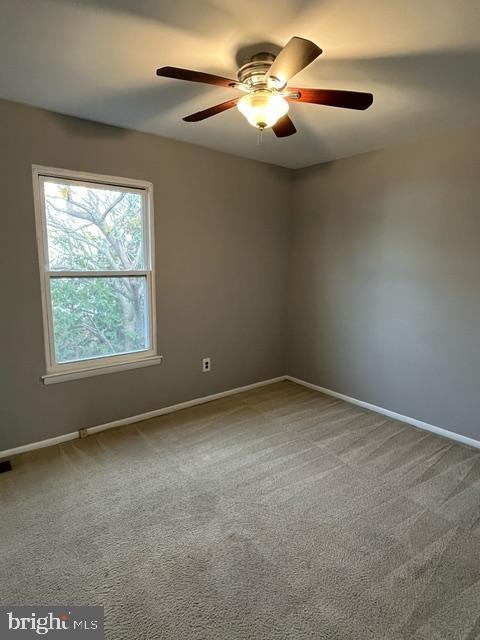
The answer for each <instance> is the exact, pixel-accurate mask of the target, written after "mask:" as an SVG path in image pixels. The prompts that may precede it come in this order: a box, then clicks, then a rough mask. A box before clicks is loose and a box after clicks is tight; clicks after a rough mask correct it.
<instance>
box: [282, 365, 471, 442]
mask: <svg viewBox="0 0 480 640" xmlns="http://www.w3.org/2000/svg"><path fill="white" fill-rule="evenodd" d="M285 379H286V380H290V381H291V382H296V383H297V384H300V385H302V386H304V387H308V388H309V389H313V390H314V391H320V392H321V393H325V394H326V395H328V396H333V397H334V398H339V399H340V400H345V402H350V403H351V404H356V405H357V406H359V407H364V408H365V409H370V411H375V412H376V413H381V414H382V415H384V416H388V417H389V418H393V419H394V420H399V421H400V422H406V423H407V424H411V425H412V426H413V427H417V428H418V429H423V430H425V431H430V432H431V433H435V434H436V435H438V436H442V437H443V438H448V439H450V440H455V442H460V443H461V444H466V445H468V446H469V447H474V448H475V449H480V441H478V440H474V439H473V438H468V437H467V436H462V435H461V434H460V433H455V432H454V431H448V430H447V429H442V428H441V427H436V426H435V425H433V424H428V422H422V421H421V420H417V419H416V418H410V417H409V416H403V415H402V414H400V413H395V411H390V409H384V408H383V407H377V406H376V405H375V404H370V403H369V402H364V401H363V400H357V399H356V398H351V397H350V396H346V395H344V394H343V393H338V391H332V390H331V389H326V388H325V387H319V386H318V385H317V384H312V383H311V382H306V381H305V380H300V379H299V378H294V377H293V376H285Z"/></svg>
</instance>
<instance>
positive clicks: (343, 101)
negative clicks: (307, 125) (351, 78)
mask: <svg viewBox="0 0 480 640" xmlns="http://www.w3.org/2000/svg"><path fill="white" fill-rule="evenodd" d="M288 90H289V91H298V93H299V94H300V97H299V98H287V100H293V101H294V102H309V103H311V104H324V105H327V106H329V107H342V108H343V109H359V110H361V111H363V110H365V109H368V107H369V106H370V105H371V104H372V102H373V95H372V94H371V93H362V92H361V91H337V90H336V89H302V88H294V87H288Z"/></svg>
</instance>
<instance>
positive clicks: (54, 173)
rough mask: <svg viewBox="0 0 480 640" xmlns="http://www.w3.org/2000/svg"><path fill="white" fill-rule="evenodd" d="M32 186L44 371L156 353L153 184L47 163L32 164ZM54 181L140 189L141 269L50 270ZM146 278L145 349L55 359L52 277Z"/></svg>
mask: <svg viewBox="0 0 480 640" xmlns="http://www.w3.org/2000/svg"><path fill="white" fill-rule="evenodd" d="M32 174H33V189H34V200H35V214H36V227H37V241H38V243H37V244H38V254H39V265H40V279H41V289H42V311H43V325H44V342H45V356H46V366H47V374H51V373H62V372H63V373H69V372H75V371H86V370H94V369H100V368H104V367H108V366H112V365H115V364H124V363H129V362H136V361H139V360H143V359H145V360H146V359H148V358H152V357H154V356H156V355H157V341H156V304H155V279H154V246H153V239H154V234H153V186H152V184H151V183H148V182H143V181H139V180H131V179H125V178H117V177H112V176H103V175H95V174H88V173H81V172H78V173H77V172H72V171H69V170H62V169H53V168H49V167H40V166H35V165H34V166H33V167H32ZM46 181H48V182H56V183H59V184H66V183H72V184H75V185H79V184H80V185H82V186H86V187H95V188H104V189H112V188H113V189H115V190H119V191H126V192H139V193H140V194H141V195H142V204H143V206H142V230H143V254H144V265H145V268H144V269H138V270H130V271H127V270H124V271H122V270H115V271H110V270H109V271H105V270H102V271H101V270H98V271H95V270H93V271H92V270H89V271H83V270H78V271H77V270H69V271H60V270H50V269H49V260H48V236H47V219H46V210H45V193H44V182H46ZM101 277H105V278H115V277H119V278H122V277H123V278H127V277H145V278H146V296H147V301H146V312H147V317H146V323H147V329H148V331H147V336H148V344H149V348H148V349H146V350H141V351H135V352H129V353H124V354H115V355H109V356H97V357H95V358H89V359H84V360H78V361H72V362H64V363H58V362H57V361H56V357H55V342H54V332H53V308H52V299H51V290H50V280H51V279H52V278H101Z"/></svg>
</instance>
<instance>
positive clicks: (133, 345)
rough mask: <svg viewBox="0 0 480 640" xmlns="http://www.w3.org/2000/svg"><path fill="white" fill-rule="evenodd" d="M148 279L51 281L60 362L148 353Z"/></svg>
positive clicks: (56, 352)
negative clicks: (145, 351) (139, 352)
mask: <svg viewBox="0 0 480 640" xmlns="http://www.w3.org/2000/svg"><path fill="white" fill-rule="evenodd" d="M146 286H147V279H146V277H144V276H140V277H128V278H127V277H125V278H102V277H99V278H90V277H86V278H51V280H50V291H51V297H52V312H53V335H54V342H55V354H56V361H57V362H58V363H61V362H72V361H75V360H84V359H87V358H98V357H101V356H112V355H117V354H121V353H131V352H135V351H144V350H146V349H149V347H150V345H149V337H148V329H147V326H148V317H147V312H146V304H145V301H146V298H147V290H146Z"/></svg>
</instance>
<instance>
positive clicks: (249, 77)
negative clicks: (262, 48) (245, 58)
mask: <svg viewBox="0 0 480 640" xmlns="http://www.w3.org/2000/svg"><path fill="white" fill-rule="evenodd" d="M274 60H275V56H274V55H273V53H267V52H262V53H257V54H256V55H254V56H252V57H251V59H250V61H249V62H247V63H246V64H244V65H243V66H242V67H240V69H239V70H238V73H237V77H238V80H239V82H242V83H243V84H245V85H247V86H248V87H251V88H252V89H262V88H265V87H266V83H265V74H266V73H267V71H268V70H269V69H270V67H271V66H272V64H273V61H274Z"/></svg>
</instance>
